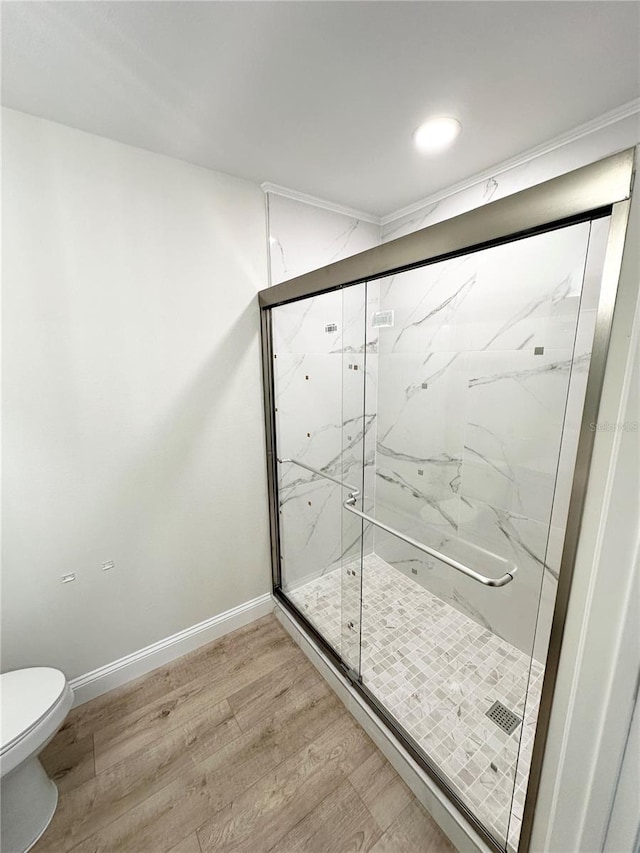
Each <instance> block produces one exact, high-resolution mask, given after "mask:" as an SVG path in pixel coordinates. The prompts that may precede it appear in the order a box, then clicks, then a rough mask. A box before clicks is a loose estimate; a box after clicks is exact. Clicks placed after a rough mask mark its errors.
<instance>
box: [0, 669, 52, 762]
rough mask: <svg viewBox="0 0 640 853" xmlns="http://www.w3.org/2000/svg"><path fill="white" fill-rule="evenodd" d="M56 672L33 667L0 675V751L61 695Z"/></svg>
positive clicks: (31, 725)
mask: <svg viewBox="0 0 640 853" xmlns="http://www.w3.org/2000/svg"><path fill="white" fill-rule="evenodd" d="M66 683H67V679H66V678H65V675H64V673H63V672H60V670H59V669H52V668H51V667H48V666H34V667H30V668H29V669H16V670H14V671H13V672H3V673H2V675H0V711H1V713H0V751H3V752H4V750H5V749H6V748H8V747H9V746H10V745H11V744H12V743H13V742H14V741H16V740H18V739H19V738H21V737H22V736H23V735H24V734H26V733H27V732H28V731H29V730H30V729H32V728H33V727H34V726H35V725H36V724H37V723H38V722H39V721H40V720H41V719H42V718H43V717H45V716H46V715H47V714H48V713H49V711H50V710H51V709H52V708H53V706H54V705H55V704H56V702H57V701H58V699H60V697H61V695H62V694H63V693H64V689H65V686H66Z"/></svg>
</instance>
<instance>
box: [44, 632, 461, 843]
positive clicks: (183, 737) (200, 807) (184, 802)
mask: <svg viewBox="0 0 640 853" xmlns="http://www.w3.org/2000/svg"><path fill="white" fill-rule="evenodd" d="M41 759H42V763H43V764H44V766H45V768H46V769H47V771H48V772H49V774H50V775H51V776H52V778H54V779H55V780H56V782H57V784H58V788H59V791H60V800H59V804H58V810H57V812H56V814H55V816H54V818H53V821H52V822H51V825H50V826H49V828H48V829H47V831H46V832H45V834H44V835H43V837H42V838H41V839H40V841H39V842H38V844H36V846H35V847H34V848H33V850H34V853H52V851H70V850H73V851H77V853H97V851H122V853H144V852H145V851H150V853H161V851H172V853H208V851H216V853H227V851H229V852H230V851H247V853H249V851H250V853H267V851H274V853H275V851H281V853H294V851H300V853H303V851H304V853H332V851H333V853H346V851H351V853H355V851H371V853H440V852H441V851H442V853H449V851H453V850H454V848H453V847H452V845H451V844H450V842H449V841H448V840H447V838H446V837H445V836H444V835H443V834H442V832H441V831H440V829H439V828H438V827H437V826H436V824H435V823H434V822H433V821H432V820H431V818H430V817H429V816H428V814H427V813H426V812H425V811H424V810H423V809H422V807H421V806H420V805H419V804H418V802H417V801H416V800H415V798H414V797H413V795H412V794H411V792H410V791H409V789H408V788H407V787H406V786H405V785H404V783H403V782H402V781H401V780H400V778H399V777H398V776H397V774H396V773H395V771H394V770H393V769H392V768H391V766H390V765H389V764H388V762H387V761H386V760H385V758H384V757H383V756H382V754H381V753H380V752H379V751H378V750H377V748H376V747H375V746H374V744H373V742H372V741H371V740H370V739H369V737H368V736H367V735H366V734H365V733H364V731H363V730H362V728H361V727H360V726H359V725H358V724H357V723H356V722H355V721H354V719H353V717H352V716H351V715H350V714H349V713H348V712H347V711H346V709H345V707H344V706H343V705H342V703H341V702H340V700H339V699H338V698H337V697H336V695H335V694H334V693H333V692H332V691H331V689H330V688H329V687H328V686H327V684H326V683H325V681H324V680H323V679H322V678H321V677H320V676H319V675H318V673H317V672H316V671H315V669H314V668H313V667H312V666H311V664H310V663H309V662H308V661H307V659H306V658H305V656H304V655H303V653H302V652H301V651H300V649H299V648H298V647H297V646H296V645H295V644H294V643H293V642H292V640H291V639H290V638H289V636H288V635H287V634H286V633H285V631H284V630H283V629H282V627H281V626H280V625H279V624H278V622H277V621H276V620H275V618H274V617H273V616H268V617H265V618H264V619H260V620H258V621H257V622H253V623H252V624H251V625H248V626H247V627H245V628H241V629H240V630H239V631H235V632H234V633H232V634H228V635H227V636H225V637H223V638H222V639H220V640H218V641H216V642H215V643H212V644H210V645H208V646H205V647H203V648H201V649H198V650H196V651H195V652H193V653H191V654H190V655H187V656H186V657H183V658H181V659H180V660H178V661H176V662H174V663H173V664H171V665H169V666H167V667H163V668H161V669H158V670H156V671H154V672H152V673H150V674H149V675H146V676H143V677H142V678H140V679H138V680H137V681H134V682H131V683H130V684H127V685H126V686H125V687H122V688H119V689H117V690H114V691H112V692H111V693H108V694H106V695H104V696H101V697H99V698H98V699H95V700H93V701H92V702H88V703H87V704H85V705H81V706H80V707H79V708H76V709H75V710H74V711H72V712H71V714H70V715H69V718H68V720H67V722H66V723H65V725H64V726H63V728H62V729H61V730H60V732H59V733H58V734H57V735H56V737H55V738H54V740H53V741H52V742H51V743H50V744H49V746H48V747H47V748H46V750H45V751H44V752H43V753H42V755H41Z"/></svg>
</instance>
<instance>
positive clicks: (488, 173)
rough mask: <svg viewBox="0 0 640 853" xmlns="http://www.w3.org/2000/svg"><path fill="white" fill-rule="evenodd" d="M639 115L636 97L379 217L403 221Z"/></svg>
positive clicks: (385, 222) (639, 100)
mask: <svg viewBox="0 0 640 853" xmlns="http://www.w3.org/2000/svg"><path fill="white" fill-rule="evenodd" d="M639 113H640V98H635V99H634V100H633V101H628V102H627V103H626V104H622V106H620V107H616V109H614V110H610V111H609V112H607V113H604V114H603V115H601V116H599V117H598V118H595V119H592V120H591V121H588V122H585V123H584V124H581V125H578V127H574V128H573V130H569V131H566V132H565V133H561V134H560V135H559V136H556V137H554V138H553V139H550V140H549V141H548V142H545V143H543V144H542V145H536V146H535V147H534V148H529V149H528V150H527V151H523V152H522V153H521V154H518V155H516V156H515V157H512V158H510V159H509V160H503V161H502V162H501V163H497V164H496V165H494V166H492V167H491V168H489V169H484V170H483V171H482V172H477V173H476V174H475V175H471V176H470V177H469V178H465V179H464V180H463V181H460V182H459V183H457V184H453V185H452V186H449V187H446V188H445V189H443V190H439V191H438V192H435V193H432V194H431V195H429V196H426V197H425V198H422V199H420V201H416V202H414V203H413V204H410V205H407V206H406V207H401V208H400V209H399V210H396V211H393V212H392V213H387V214H385V215H384V216H381V217H380V224H381V225H383V226H384V225H388V224H389V223H391V222H395V221H397V220H398V219H402V218H403V217H405V216H409V215H411V214H412V213H417V212H418V211H420V210H422V209H423V208H424V207H427V206H428V205H431V204H436V203H437V202H439V201H442V200H443V199H445V198H448V197H449V196H452V195H455V194H456V193H459V192H463V191H464V190H467V189H470V188H471V187H474V186H476V185H477V184H482V183H484V182H485V181H487V180H489V178H495V177H496V175H501V174H503V173H504V172H508V171H509V170H510V169H515V168H517V167H518V166H524V165H525V164H527V163H530V162H531V161H532V160H536V159H537V158H538V157H542V156H544V155H545V154H550V153H551V152H552V151H556V150H558V149H559V148H563V147H564V146H565V145H570V144H571V143H572V142H577V141H578V140H579V139H582V138H583V137H585V136H589V135H591V134H592V133H597V131H599V130H604V129H605V128H606V127H609V126H610V125H612V124H617V123H618V122H620V121H623V120H624V119H627V118H631V117H632V116H634V115H638V114H639Z"/></svg>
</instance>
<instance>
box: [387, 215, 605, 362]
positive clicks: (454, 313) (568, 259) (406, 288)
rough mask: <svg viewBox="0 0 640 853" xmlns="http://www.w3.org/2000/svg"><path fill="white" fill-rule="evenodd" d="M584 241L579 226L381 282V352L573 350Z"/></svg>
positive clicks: (583, 230)
mask: <svg viewBox="0 0 640 853" xmlns="http://www.w3.org/2000/svg"><path fill="white" fill-rule="evenodd" d="M588 238H589V224H588V223H581V224H579V225H574V226H571V227H569V228H563V229H559V230H557V231H552V232H548V233H546V234H540V235H537V236H534V237H530V238H528V239H526V240H517V241H514V242H512V243H507V244H504V245H502V246H496V247H493V248H490V249H485V250H482V251H479V252H475V253H472V254H469V255H464V256H462V257H460V258H455V259H452V260H447V261H443V262H440V263H436V264H431V265H428V266H425V267H421V268H418V269H414V270H410V271H408V272H404V273H400V274H398V275H395V276H392V277H390V278H388V279H385V280H383V281H382V282H381V286H380V310H393V311H394V314H395V324H394V327H393V329H383V330H381V333H380V344H379V351H380V352H381V353H382V352H403V351H404V352H423V353H428V352H430V351H438V350H484V349H502V350H518V349H526V348H531V349H532V348H533V347H534V346H544V347H553V348H563V347H569V346H571V345H572V343H573V335H574V325H575V318H576V316H577V312H578V307H579V302H580V295H581V288H582V283H583V275H584V262H585V254H586V248H587V242H588Z"/></svg>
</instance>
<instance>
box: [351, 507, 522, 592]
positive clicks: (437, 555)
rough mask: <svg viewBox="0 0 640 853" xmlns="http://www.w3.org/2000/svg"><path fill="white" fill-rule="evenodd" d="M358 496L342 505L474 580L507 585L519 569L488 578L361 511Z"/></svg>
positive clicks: (490, 584) (493, 584)
mask: <svg viewBox="0 0 640 853" xmlns="http://www.w3.org/2000/svg"><path fill="white" fill-rule="evenodd" d="M357 498H358V496H357V495H349V497H348V498H347V499H346V501H345V502H344V503H343V504H342V506H343V507H344V508H345V509H346V510H348V511H349V512H352V513H353V514H354V515H358V516H360V518H363V519H364V520H365V521H368V522H369V523H370V524H375V526H376V527H379V528H380V529H381V530H386V532H387V533H391V535H392V536H397V538H398V539H402V541H403V542H406V543H407V544H409V545H412V546H413V547H414V548H417V549H418V550H419V551H422V552H423V553H425V554H428V555H429V556H430V557H435V558H436V560H440V561H441V562H443V563H446V564H447V566H451V568H452V569H455V570H456V571H457V572H461V573H462V574H463V575H466V576H467V577H468V578H472V579H473V580H474V581H478V583H481V584H484V585H485V586H505V585H506V584H508V583H511V581H512V580H513V576H514V575H515V573H516V571H517V570H516V568H514V569H513V570H512V571H511V572H505V574H503V575H502V577H499V578H488V577H486V576H485V575H481V574H479V573H478V572H474V571H473V569H470V568H469V567H468V566H465V565H463V564H462V563H459V562H458V561H457V560H452V559H451V557H447V555H446V554H441V553H440V552H439V551H435V550H434V549H433V548H429V546H428V545H423V544H422V542H418V540H417V539H412V538H411V536H405V535H404V533H400V531H399V530H395V529H394V528H393V527H389V526H388V525H387V524H383V523H382V522H381V521H377V520H376V519H375V518H372V517H371V516H370V515H367V514H366V513H364V512H360V510H359V509H356V508H355V502H356V500H357Z"/></svg>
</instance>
